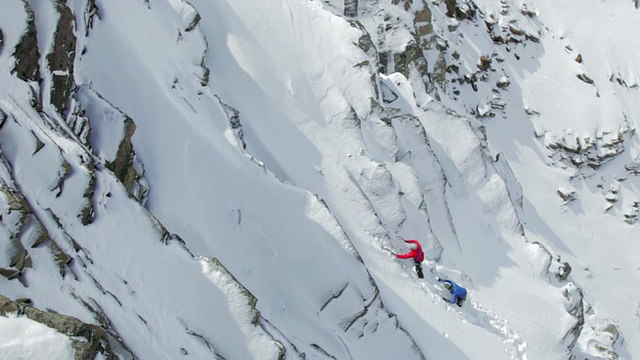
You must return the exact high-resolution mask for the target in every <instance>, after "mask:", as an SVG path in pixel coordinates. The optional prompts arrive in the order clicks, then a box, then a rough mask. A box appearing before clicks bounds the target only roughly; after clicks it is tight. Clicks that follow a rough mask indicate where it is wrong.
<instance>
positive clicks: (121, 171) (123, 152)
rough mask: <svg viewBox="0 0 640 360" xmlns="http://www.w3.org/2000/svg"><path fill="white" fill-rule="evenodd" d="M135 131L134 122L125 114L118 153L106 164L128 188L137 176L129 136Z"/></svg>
mask: <svg viewBox="0 0 640 360" xmlns="http://www.w3.org/2000/svg"><path fill="white" fill-rule="evenodd" d="M135 131H136V124H135V123H134V122H133V120H132V119H131V118H130V117H128V116H127V118H126V119H125V120H124V132H123V137H122V142H121V143H120V147H119V148H118V153H117V155H116V158H115V160H114V161H113V162H109V163H107V164H106V166H107V168H109V169H110V170H111V171H113V172H114V173H115V174H116V177H118V179H119V180H120V181H121V182H122V184H124V186H125V187H126V188H127V189H129V188H131V185H132V184H133V182H134V181H135V180H136V178H137V177H138V175H137V173H136V170H135V168H134V166H133V159H134V155H135V154H134V152H133V144H131V137H133V133H135Z"/></svg>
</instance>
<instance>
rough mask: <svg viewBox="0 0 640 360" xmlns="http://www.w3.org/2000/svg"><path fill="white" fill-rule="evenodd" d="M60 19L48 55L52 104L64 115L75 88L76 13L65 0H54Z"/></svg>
mask: <svg viewBox="0 0 640 360" xmlns="http://www.w3.org/2000/svg"><path fill="white" fill-rule="evenodd" d="M54 4H55V8H56V11H58V14H59V16H60V17H59V19H58V24H57V25H56V31H55V33H54V34H53V48H52V49H51V52H50V53H49V54H48V55H47V64H48V67H49V71H51V104H52V105H53V106H54V108H55V109H56V110H57V111H58V113H59V114H60V115H63V116H64V113H65V111H66V110H67V104H68V102H69V95H70V93H71V91H72V89H73V87H74V86H75V85H74V81H73V62H74V60H75V51H76V36H75V34H74V32H73V26H74V15H73V13H72V12H71V9H69V8H68V7H67V6H66V5H65V4H64V2H62V1H60V0H56V1H55V2H54Z"/></svg>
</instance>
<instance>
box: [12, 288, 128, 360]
mask: <svg viewBox="0 0 640 360" xmlns="http://www.w3.org/2000/svg"><path fill="white" fill-rule="evenodd" d="M12 313H13V314H16V315H17V316H25V317H27V318H29V319H31V320H33V321H36V322H39V323H41V324H43V325H45V326H47V327H49V328H52V329H54V330H56V331H57V332H59V333H61V334H64V335H66V336H68V337H69V339H70V341H71V344H72V346H73V350H74V359H75V360H87V359H95V358H96V357H98V356H100V357H101V358H105V359H109V360H115V359H117V358H118V357H117V356H116V355H115V353H114V352H113V351H112V350H111V347H110V345H109V340H108V337H107V334H106V333H105V331H104V330H103V329H101V328H100V327H98V326H96V325H90V324H86V323H83V322H82V321H80V320H78V319H77V318H75V317H72V316H66V315H62V314H56V313H52V312H47V311H42V310H40V309H37V308H35V307H33V306H31V301H30V300H29V299H20V300H16V301H12V300H10V299H8V298H6V297H4V296H2V295H0V316H5V317H6V316H7V315H8V314H12Z"/></svg>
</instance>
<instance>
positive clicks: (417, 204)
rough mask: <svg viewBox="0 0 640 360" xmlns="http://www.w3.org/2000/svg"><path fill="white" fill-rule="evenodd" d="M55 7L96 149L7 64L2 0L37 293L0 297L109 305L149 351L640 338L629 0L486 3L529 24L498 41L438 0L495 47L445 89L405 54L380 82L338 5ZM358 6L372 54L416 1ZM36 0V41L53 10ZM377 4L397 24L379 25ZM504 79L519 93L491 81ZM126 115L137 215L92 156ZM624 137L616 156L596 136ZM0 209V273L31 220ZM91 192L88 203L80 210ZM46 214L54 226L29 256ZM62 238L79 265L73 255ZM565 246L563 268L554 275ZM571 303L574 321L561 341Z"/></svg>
mask: <svg viewBox="0 0 640 360" xmlns="http://www.w3.org/2000/svg"><path fill="white" fill-rule="evenodd" d="M67 3H68V4H67V6H69V7H70V8H72V9H73V10H74V11H75V13H76V28H77V30H76V35H77V37H78V39H77V41H78V49H83V48H86V52H83V53H82V54H81V55H78V58H77V60H76V67H75V69H74V76H75V81H76V83H77V84H78V85H79V90H78V93H77V99H78V104H79V105H81V106H84V107H86V109H87V111H86V112H85V116H86V117H88V118H89V119H90V122H91V127H92V134H91V137H90V148H89V147H87V146H85V145H86V144H80V143H79V142H78V138H77V137H73V136H70V135H69V133H68V132H65V131H66V130H68V129H67V128H66V126H59V127H57V126H56V121H64V120H65V119H62V118H61V117H59V116H54V115H51V113H52V112H53V111H54V110H53V109H52V108H51V107H50V106H48V105H47V106H45V107H44V110H43V111H44V112H43V113H40V112H38V111H36V110H34V109H33V108H31V106H30V105H29V98H30V92H31V89H30V88H29V85H28V84H25V83H23V82H22V81H20V80H18V79H17V78H16V77H15V76H12V75H11V74H10V71H11V68H12V64H13V59H12V52H11V51H10V49H11V48H12V47H13V46H15V44H16V43H17V42H18V40H19V35H20V34H21V32H22V31H23V27H24V21H25V18H26V14H25V12H24V7H23V3H22V2H21V1H18V0H11V1H7V4H6V5H5V4H3V11H2V13H0V29H1V30H2V32H3V36H4V44H3V47H2V49H0V70H1V71H0V84H2V86H0V110H1V111H2V112H3V113H6V114H8V115H9V116H8V119H7V120H6V122H5V123H4V125H3V126H2V128H1V129H0V144H1V145H2V161H3V166H2V173H1V174H0V175H1V177H2V182H1V183H0V184H1V185H2V188H3V189H4V188H5V187H6V188H8V189H11V190H14V191H16V192H20V193H21V194H22V195H23V196H24V197H25V200H26V201H27V203H28V204H29V205H30V206H31V211H32V213H28V214H26V215H24V216H26V217H28V218H29V221H30V223H29V224H30V225H29V227H28V228H26V229H28V230H29V231H23V232H22V233H21V235H20V238H19V241H21V242H22V244H23V245H24V246H25V248H27V250H28V252H29V255H30V257H31V259H32V261H33V264H34V265H33V267H32V268H26V269H24V270H23V275H22V276H23V278H24V279H25V280H24V281H25V283H28V284H29V286H26V285H24V284H23V283H21V282H19V281H17V280H14V281H12V280H7V279H5V278H4V277H0V287H1V288H2V289H3V290H2V293H3V294H4V295H6V296H9V297H11V298H18V297H28V298H30V299H32V301H33V303H34V306H36V307H38V308H41V309H53V310H55V311H56V312H58V313H61V314H69V315H72V316H75V317H77V318H79V319H80V320H82V321H84V322H87V323H92V324H97V323H100V318H101V316H104V317H105V318H107V319H109V325H108V327H109V330H111V331H113V332H114V333H117V335H118V337H119V338H121V339H122V342H123V344H124V345H125V346H126V348H127V349H129V350H130V351H131V352H132V353H133V355H132V356H135V357H137V358H142V359H146V358H149V359H151V358H154V359H155V358H157V359H162V358H171V359H175V358H181V357H185V356H188V357H192V358H212V357H216V356H219V357H222V358H227V359H240V358H243V359H244V358H256V359H272V358H278V357H279V356H280V355H281V354H282V353H283V352H285V353H286V355H287V358H289V357H290V358H303V357H306V358H326V357H334V358H338V359H345V358H355V359H362V358H371V359H374V358H375V359H391V358H398V357H402V358H403V359H404V358H407V359H408V358H428V359H445V358H455V359H459V358H491V359H566V358H568V357H569V356H571V355H573V356H578V357H585V358H599V357H602V356H603V355H602V354H603V352H602V349H603V346H604V347H605V348H606V350H611V351H615V352H616V353H617V354H618V356H619V357H620V358H623V359H630V358H632V355H633V354H638V353H640V345H639V344H640V342H639V341H638V340H640V336H639V333H638V331H637V329H638V317H639V316H640V310H638V309H639V308H640V303H639V302H638V300H637V298H638V297H639V296H640V290H638V289H640V287H638V286H637V285H638V283H639V278H638V273H637V271H638V265H637V256H638V253H639V251H640V247H639V245H638V244H637V242H636V241H635V239H636V238H637V237H638V230H637V229H638V228H637V225H635V224H628V223H626V222H625V221H624V220H625V215H633V214H637V211H638V205H637V203H638V201H639V200H640V199H639V198H638V195H637V194H638V190H639V189H638V186H640V183H639V182H638V179H637V178H636V177H635V175H633V174H631V173H630V172H629V171H627V170H625V166H626V165H629V164H635V163H636V161H637V159H638V151H639V150H638V149H639V148H638V146H640V144H639V143H638V138H637V135H636V133H635V129H636V128H637V126H638V119H639V118H640V105H639V104H640V102H639V101H638V93H637V91H638V89H637V82H638V79H639V78H640V76H639V75H640V74H639V73H638V68H637V59H638V58H639V57H640V54H639V53H638V51H640V50H639V49H640V44H638V41H640V40H639V38H638V37H637V36H634V34H636V33H637V30H638V25H637V24H640V22H639V21H638V17H640V12H638V10H637V9H635V8H634V7H633V3H632V1H613V0H609V1H596V0H588V1H578V0H566V1H562V2H547V1H538V0H532V1H528V2H526V8H527V9H529V10H532V11H533V12H534V13H535V16H528V15H525V14H523V13H522V12H520V9H522V8H523V7H524V6H525V3H524V2H522V1H520V0H513V1H498V0H478V1H476V3H477V5H478V7H479V9H480V11H481V12H482V16H485V18H488V16H489V15H494V16H495V19H496V21H497V24H498V25H496V26H509V25H511V26H515V27H518V28H519V29H521V30H523V31H525V32H527V33H532V34H534V33H535V35H536V36H538V37H539V39H540V40H539V42H527V43H523V44H514V45H509V46H510V47H509V49H508V50H506V47H499V46H496V45H494V44H493V43H492V42H491V40H490V39H489V38H488V37H487V34H486V29H485V25H484V24H483V20H482V19H478V20H477V21H478V24H473V23H471V22H469V21H465V20H456V21H455V22H454V21H452V20H450V19H446V18H445V17H444V15H443V13H444V11H445V5H444V3H442V2H429V3H428V6H429V7H430V9H432V11H433V14H434V15H433V16H434V21H433V25H434V31H435V33H436V34H437V35H438V36H440V37H441V39H442V40H441V41H444V40H446V43H447V46H450V49H449V50H450V51H453V50H456V51H458V52H459V53H461V55H462V57H461V61H460V63H461V64H462V65H463V66H464V67H465V68H466V69H472V71H475V70H477V68H476V63H477V61H478V58H479V56H480V55H485V56H494V55H493V54H494V53H495V56H494V57H493V58H494V59H495V58H496V57H501V58H502V59H504V63H503V64H502V65H498V64H499V62H497V61H495V60H494V62H493V64H494V65H492V66H496V67H497V66H501V68H500V69H501V70H500V71H496V72H493V73H491V75H490V76H492V77H491V81H489V82H486V83H485V82H478V84H477V86H478V88H479V89H478V91H469V89H470V87H469V86H468V88H467V90H463V91H462V92H461V94H460V95H459V96H457V97H454V96H453V95H451V93H450V92H447V91H442V94H441V95H440V100H436V99H435V98H434V97H433V96H432V94H431V95H430V94H427V92H426V91H425V90H424V87H423V86H422V84H423V74H418V73H417V72H416V71H415V69H409V70H408V73H407V74H405V75H403V74H400V73H398V72H394V73H390V74H379V73H378V67H377V65H378V64H376V63H375V62H376V61H378V59H375V58H372V56H371V54H370V53H369V52H365V50H363V49H362V48H360V47H359V46H358V43H359V41H360V40H361V39H362V37H363V36H364V35H365V32H364V31H363V30H362V29H361V28H359V27H358V26H354V25H353V24H351V23H350V22H349V21H347V19H345V18H343V17H342V16H340V14H341V11H342V8H343V6H344V3H343V2H341V1H337V0H335V1H324V2H318V1H301V0H273V1H270V2H269V4H268V5H264V6H262V5H260V4H257V3H256V2H255V1H251V0H234V1H216V2H212V1H205V0H192V1H190V2H189V3H187V2H183V1H178V0H170V1H154V2H149V3H146V4H145V2H142V1H138V2H126V1H123V0H113V1H108V2H100V3H99V6H98V7H99V17H98V18H96V19H95V21H94V23H93V27H92V29H90V30H89V31H88V32H87V33H88V35H85V30H86V29H85V28H84V27H85V26H86V23H85V22H84V18H83V11H84V9H85V6H86V4H85V2H83V1H80V0H70V1H67ZM360 4H361V9H360V13H359V17H358V18H357V19H358V20H360V21H361V24H362V25H363V26H364V28H365V29H366V30H368V31H369V32H370V33H369V35H370V36H371V37H372V39H373V40H374V44H380V48H379V49H378V51H388V50H392V49H393V50H395V51H401V50H402V49H404V47H405V46H406V44H407V42H408V41H410V40H411V39H412V36H413V35H412V32H411V29H410V26H411V22H412V15H410V13H409V12H407V11H404V10H403V9H402V7H398V6H397V5H393V4H390V3H388V2H379V3H376V4H373V3H372V2H368V3H367V4H365V2H360ZM505 6H507V7H508V11H507V12H506V14H505V13H503V12H504V11H503V9H504V8H505ZM34 10H35V12H36V19H37V25H38V27H39V32H38V38H39V50H40V52H41V54H46V53H47V52H48V51H49V48H50V47H51V44H50V43H51V41H52V38H51V35H52V32H53V31H54V30H55V21H56V19H57V13H56V12H55V9H54V8H53V6H52V5H51V4H48V5H45V4H38V6H36V7H35V8H34ZM405 10H406V9H405ZM376 11H377V12H376ZM196 12H197V13H196ZM196 14H199V16H200V17H201V20H200V22H199V23H198V25H197V26H196V27H195V28H193V29H188V27H189V26H191V24H192V23H193V20H194V19H195V18H196ZM391 15H393V16H391ZM385 16H389V17H388V18H387V20H384V21H389V22H390V23H393V24H394V27H393V28H392V29H391V30H390V31H389V32H384V33H378V32H374V30H376V29H378V26H381V23H380V22H379V21H381V19H383V18H384V17H385ZM594 24H598V26H593V25H594ZM449 25H455V26H456V27H457V28H458V30H456V31H454V32H450V31H448V30H446V29H448V28H449ZM187 30H188V31H187ZM376 31H377V30H376ZM434 51H435V50H433V51H431V52H430V53H429V54H427V55H426V56H427V57H429V59H435V55H434ZM578 54H580V55H581V57H582V59H583V61H582V63H579V62H577V61H576V57H577V55H578ZM515 55H518V56H517V57H516V56H515ZM43 56H44V55H43ZM40 65H41V69H45V68H46V63H45V62H44V61H42V60H41V64H40ZM201 65H204V66H206V67H207V68H208V69H209V70H210V74H209V80H208V83H207V84H204V81H203V77H204V74H205V70H204V69H203V68H202V67H201ZM429 66H433V65H432V64H430V65H429ZM43 71H44V72H43V78H44V79H45V85H43V86H42V88H41V89H40V90H38V91H42V92H43V95H42V99H43V101H44V102H45V103H47V102H48V95H47V93H48V91H49V87H48V86H49V85H47V84H46V83H47V81H48V80H47V79H50V77H51V73H50V72H47V71H45V70H43ZM581 74H583V75H586V76H588V77H589V78H591V79H592V80H593V81H594V83H593V84H588V83H586V82H584V81H582V80H580V79H579V78H578V75H581ZM372 79H373V80H374V81H372ZM497 82H500V83H507V82H508V83H509V85H508V86H506V88H505V89H502V90H495V91H492V90H493V89H494V88H496V86H495V84H496V83H497ZM623 84H626V85H623ZM459 86H460V87H462V86H463V85H459ZM487 94H490V95H487ZM492 104H494V105H495V104H498V105H500V106H499V107H498V108H496V107H495V106H493V107H492ZM230 109H233V110H236V111H238V115H239V122H240V124H241V126H242V128H241V130H242V132H241V134H242V139H240V138H239V136H240V135H239V134H240V132H238V130H237V129H235V128H233V124H232V123H231V120H230V115H232V114H233V111H231V110H230ZM471 110H473V111H475V113H476V114H478V115H480V116H479V117H478V118H476V117H474V116H473V115H472V112H471ZM43 114H45V115H43ZM47 115H48V116H47ZM491 115H495V116H491ZM126 117H130V118H131V119H132V120H133V121H134V122H135V124H136V132H135V134H134V136H133V138H132V143H133V147H134V151H135V153H136V157H137V159H138V160H139V161H140V162H141V163H142V164H144V179H145V181H147V182H148V184H149V187H150V193H149V197H148V201H147V202H146V203H145V206H142V205H141V204H139V203H138V202H136V201H135V199H133V198H131V197H129V196H128V194H127V191H126V189H124V187H123V186H122V183H121V182H120V181H119V180H117V179H116V178H115V176H114V174H113V173H112V172H111V171H109V170H108V169H106V168H105V167H104V164H105V162H108V161H112V160H113V158H114V157H115V156H116V152H117V150H118V146H119V145H120V140H121V137H122V133H123V125H124V119H125V118H126ZM96 119H101V121H100V122H97V121H96ZM61 129H62V130H61ZM618 140H624V141H623V143H622V146H623V148H624V151H623V152H621V153H619V154H618V151H617V148H615V147H607V146H609V145H611V146H614V145H616V144H617V143H616V142H617V141H618ZM39 143H43V144H44V146H43V147H42V148H40V149H39V150H38V151H35V150H36V147H37V145H38V144H39ZM243 144H246V147H243ZM554 144H560V145H562V146H565V147H566V148H567V149H573V150H576V151H577V150H578V148H580V149H583V148H585V147H586V146H590V145H592V144H593V145H594V146H598V148H596V151H595V153H598V154H600V156H602V157H604V156H605V155H613V154H616V156H615V157H613V158H612V159H611V160H609V162H607V163H605V164H604V165H602V166H601V167H599V168H598V169H597V170H593V169H591V168H589V167H588V166H584V167H582V168H580V169H579V168H577V167H576V166H572V165H570V163H571V162H570V161H565V162H563V161H562V160H560V159H559V155H558V154H557V153H556V154H552V153H551V149H550V148H549V146H551V145H554ZM91 151H93V152H91ZM569 154H571V156H573V157H574V163H579V162H580V161H582V158H581V156H582V153H580V152H576V153H575V154H573V153H569ZM554 156H555V157H554ZM90 160H92V161H95V162H96V163H97V165H96V166H95V167H94V166H92V165H89V164H90V163H91V162H90ZM67 169H71V171H68V170H67ZM90 185H94V186H95V192H94V193H92V194H91V195H90V198H89V199H88V198H87V192H86V190H87V189H88V187H89V186H90ZM4 191H5V190H3V192H4ZM559 193H561V194H563V196H564V197H565V198H564V199H563V198H562V197H561V196H559V195H558V194H559ZM567 195H568V196H567ZM1 200H2V201H1V202H0V204H1V205H2V206H3V211H2V212H1V214H2V215H3V216H2V218H0V219H1V220H2V228H1V230H2V231H0V239H1V240H2V241H3V242H2V243H0V244H1V245H2V249H3V254H2V258H1V259H2V264H1V265H2V267H6V268H10V267H11V266H13V265H12V264H10V261H11V255H12V254H11V253H10V251H15V249H14V248H13V247H12V246H9V245H7V244H8V239H9V238H10V237H11V234H12V232H15V231H16V230H15V228H16V227H17V226H18V225H17V220H16V219H15V217H16V216H17V215H16V214H15V213H14V214H11V211H5V208H6V209H8V208H9V202H10V201H9V199H8V198H7V196H3V197H1ZM88 203H92V204H93V205H94V209H93V210H94V218H93V221H92V223H91V224H89V225H86V226H83V225H82V224H81V223H80V220H79V214H80V213H81V212H82V211H83V208H84V207H85V206H87V204H88ZM16 210H17V209H16ZM20 211H23V210H20ZM634 211H635V212H634ZM17 212H18V213H19V214H21V216H22V212H19V211H17ZM38 224H39V225H38ZM38 226H42V227H43V228H44V229H46V230H47V231H48V238H47V239H46V241H45V242H44V244H43V245H41V246H37V247H34V248H31V246H30V245H31V244H32V242H33V241H34V239H33V237H34V236H35V234H36V232H37V231H36V229H37V228H38ZM402 239H418V240H419V241H420V242H421V243H422V244H423V246H424V249H425V253H426V260H425V262H424V264H423V266H424V269H425V279H424V280H419V279H417V278H416V276H415V274H414V271H413V264H412V263H411V261H405V260H399V259H397V258H395V257H394V256H393V255H392V254H391V252H396V253H398V252H404V251H405V250H406V245H405V244H404V243H403V242H402ZM182 241H184V244H183V243H182ZM56 251H61V252H63V253H64V254H67V255H69V256H71V257H73V259H74V261H73V262H71V263H69V264H66V265H64V264H62V265H61V264H60V263H59V262H56V259H55V258H54V257H53V256H51V253H52V252H54V253H55V252H56ZM565 261H566V262H568V263H569V264H570V265H571V267H572V269H573V270H572V272H571V274H570V276H569V278H568V279H567V280H559V279H558V278H557V277H556V274H557V273H558V272H559V270H558V269H559V267H560V266H561V263H562V262H565ZM61 274H62V275H61ZM436 276H439V277H442V278H450V279H452V280H454V281H456V282H458V283H460V284H462V285H463V286H465V287H466V288H467V289H468V290H469V300H468V301H467V302H466V303H465V305H464V306H463V307H462V308H458V307H457V306H455V305H454V306H451V305H450V304H448V303H446V302H444V301H443V300H442V299H441V298H442V297H443V296H447V294H446V292H444V290H443V289H442V288H441V286H440V285H439V283H438V282H437V281H436V280H435V277H436ZM578 287H579V290H578ZM582 296H583V297H582ZM582 300H584V301H583V302H582V303H581V301H582ZM578 304H584V306H585V309H584V313H581V315H583V316H584V320H585V323H584V327H583V330H582V332H581V334H580V336H579V338H577V339H575V345H574V346H573V347H572V348H571V350H569V349H568V347H569V346H570V345H571V344H570V343H571V342H572V341H571V335H567V334H568V333H569V332H570V330H571V329H572V328H573V326H575V325H576V324H577V323H578V319H577V318H576V316H575V315H576V314H575V313H572V312H574V310H575V307H576V306H577V305H578ZM25 333H28V335H24V334H25ZM20 334H22V335H20ZM0 344H2V345H0V357H9V358H10V357H13V358H20V357H22V358H28V359H37V358H43V357H45V354H44V353H43V352H44V351H46V356H47V357H48V358H56V359H67V358H72V356H73V355H72V353H73V350H72V349H71V347H70V340H69V338H68V337H66V336H64V335H62V334H60V333H57V332H56V331H54V330H53V329H49V328H46V327H45V326H43V325H39V324H37V323H34V322H33V321H31V320H29V319H27V318H25V317H23V316H14V315H9V316H8V317H3V316H0ZM112 346H113V344H112ZM607 347H610V348H607ZM119 351H120V352H119V354H118V355H119V356H121V357H123V358H127V357H128V356H130V355H131V354H127V350H124V349H121V350H119Z"/></svg>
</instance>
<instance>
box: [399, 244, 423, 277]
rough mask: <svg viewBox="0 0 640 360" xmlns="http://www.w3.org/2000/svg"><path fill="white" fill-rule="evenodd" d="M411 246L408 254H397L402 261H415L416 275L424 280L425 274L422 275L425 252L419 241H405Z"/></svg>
mask: <svg viewBox="0 0 640 360" xmlns="http://www.w3.org/2000/svg"><path fill="white" fill-rule="evenodd" d="M404 242H406V243H407V244H408V245H409V249H410V250H411V251H409V252H408V253H406V254H395V255H396V256H397V257H399V258H400V259H413V261H414V262H415V264H416V273H417V274H418V277H419V278H420V279H422V278H424V274H423V273H422V261H423V260H424V252H423V251H422V246H420V243H419V242H418V240H405V241H404Z"/></svg>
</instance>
